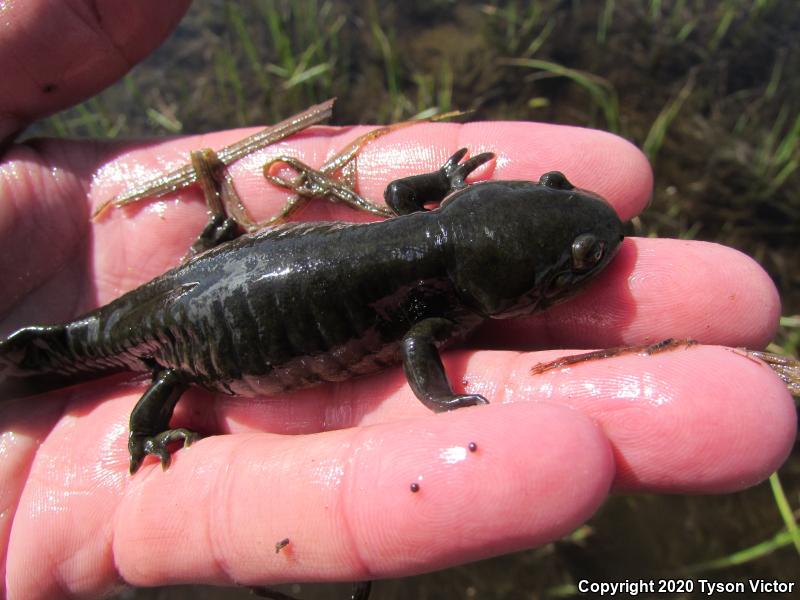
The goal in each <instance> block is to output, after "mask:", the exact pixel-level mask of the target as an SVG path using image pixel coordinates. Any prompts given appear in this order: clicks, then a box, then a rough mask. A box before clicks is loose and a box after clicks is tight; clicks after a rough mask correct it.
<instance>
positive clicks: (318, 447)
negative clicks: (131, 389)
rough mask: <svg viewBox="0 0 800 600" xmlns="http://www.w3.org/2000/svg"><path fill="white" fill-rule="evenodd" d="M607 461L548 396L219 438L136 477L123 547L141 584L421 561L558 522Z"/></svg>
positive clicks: (594, 495)
mask: <svg viewBox="0 0 800 600" xmlns="http://www.w3.org/2000/svg"><path fill="white" fill-rule="evenodd" d="M470 442H475V443H476V445H477V449H476V451H475V452H470V451H469V450H468V448H467V446H468V444H469V443H470ZM611 475H612V468H611V461H610V454H609V451H608V447H607V445H606V443H605V440H604V439H603V437H602V436H601V435H599V433H598V430H597V429H596V428H595V427H594V426H593V425H592V424H591V423H590V422H589V421H588V420H586V419H584V418H583V417H582V416H581V415H580V414H579V413H575V412H574V411H571V410H566V409H563V408H561V407H556V406H547V405H527V406H526V405H516V406H496V407H489V408H488V409H487V410H485V411H472V410H466V411H457V412H455V413H451V414H447V415H442V416H436V417H433V416H426V417H423V418H421V419H413V420H407V421H403V422H398V423H394V424H390V425H379V426H375V427H369V428H366V429H361V430H352V429H351V430H345V431H340V432H335V433H328V434H323V435H316V436H310V437H309V436H304V437H303V438H275V437H273V436H268V435H263V434H262V435H255V436H225V437H222V438H212V439H208V440H204V441H202V442H200V443H199V444H198V445H197V446H196V447H194V448H192V454H191V456H190V455H189V453H188V452H187V453H186V454H185V455H184V456H183V457H181V459H180V460H179V461H176V464H175V465H174V467H173V468H172V469H170V471H169V472H168V473H161V472H160V470H156V471H153V472H150V473H147V474H144V476H142V477H140V478H136V481H135V482H134V483H133V484H132V485H131V487H130V488H129V490H128V493H127V494H126V496H125V498H124V500H123V502H122V504H121V506H120V513H119V515H120V517H119V518H118V519H117V520H116V523H115V531H114V557H115V560H116V563H117V565H118V566H119V569H120V572H121V574H122V576H123V577H124V578H125V580H127V581H130V582H132V583H134V584H137V585H153V584H155V583H166V582H178V581H186V580H198V579H199V580H203V581H206V582H209V583H212V582H213V583H228V582H230V581H236V582H240V583H263V582H270V581H298V580H314V579H323V580H329V579H334V580H356V579H358V580H361V579H371V578H376V577H389V576H397V575H403V574H409V573H416V572H420V571H426V570H431V569H438V568H442V567H445V566H447V565H451V564H456V563H461V562H464V561H468V560H477V559H479V558H482V557H485V556H491V555H496V554H501V553H505V552H509V551H513V550H518V549H520V548H526V547H530V546H534V545H538V544H541V543H544V542H546V541H548V540H552V539H555V538H557V537H559V536H561V535H563V534H564V533H566V532H568V531H570V530H572V529H573V528H574V527H575V526H577V525H578V524H580V523H582V522H583V521H584V520H585V519H586V518H588V517H589V516H590V515H591V514H592V513H593V512H594V511H595V510H596V509H597V507H598V506H599V504H600V503H601V502H602V501H603V499H604V498H605V495H606V492H607V490H608V485H609V482H610V478H611ZM301 482H308V483H307V484H306V485H303V484H302V483H301ZM412 482H415V483H417V484H418V485H419V491H418V492H417V493H414V492H412V491H411V490H410V484H411V483H412ZM167 497H168V498H169V501H168V502H164V501H163V499H164V498H167ZM287 537H288V538H289V540H290V545H289V547H287V548H286V550H284V551H282V552H281V553H279V554H276V552H275V549H274V548H275V542H277V541H278V540H281V539H284V538H287ZM176 539H177V540H180V543H175V541H176ZM210 540H211V541H210ZM187 548H191V549H192V551H191V552H186V551H185V550H186V549H187Z"/></svg>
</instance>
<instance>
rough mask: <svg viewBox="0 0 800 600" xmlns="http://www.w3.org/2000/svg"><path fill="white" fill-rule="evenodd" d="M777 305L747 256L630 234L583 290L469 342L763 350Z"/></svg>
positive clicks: (764, 275) (489, 328) (693, 243)
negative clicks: (685, 344) (691, 343)
mask: <svg viewBox="0 0 800 600" xmlns="http://www.w3.org/2000/svg"><path fill="white" fill-rule="evenodd" d="M780 310H781V303H780V297H779V295H778V291H777V289H776V287H775V284H774V283H773V281H772V279H771V278H770V276H769V275H768V274H767V273H766V272H765V271H764V270H763V269H762V268H761V267H760V266H759V265H758V263H756V262H755V261H754V260H753V259H751V258H750V257H748V256H746V255H745V254H742V253H741V252H738V251H736V250H734V249H732V248H728V247H726V246H721V245H719V244H712V243H707V242H697V241H683V240H671V239H651V238H630V239H628V240H626V241H625V242H624V244H623V246H622V249H621V251H620V253H619V254H618V256H617V257H616V258H615V259H614V261H613V262H612V263H611V264H610V265H609V266H608V268H607V269H606V271H605V272H604V273H602V274H601V275H600V276H599V277H598V278H597V279H596V280H595V281H593V282H591V283H590V284H589V287H588V288H587V289H586V290H585V291H584V292H583V293H581V294H579V295H578V296H576V297H575V298H574V299H572V300H571V301H569V302H566V303H564V304H560V305H557V306H554V307H552V308H550V309H548V310H547V311H545V312H543V313H538V314H536V315H533V316H531V317H527V318H523V319H514V320H513V321H492V322H491V323H488V324H487V325H486V326H485V327H484V328H483V330H482V332H480V333H479V334H478V335H476V336H475V337H474V338H473V339H471V340H470V342H469V344H470V345H471V346H474V347H483V348H486V347H494V348H519V349H531V348H554V347H561V348H598V347H606V348H607V347H610V346H620V345H630V344H649V343H653V342H656V341H659V340H663V339H666V338H670V337H672V338H679V339H680V338H691V339H694V340H697V341H699V342H701V343H704V344H722V345H726V346H736V347H738V346H743V347H747V348H762V347H764V346H765V345H766V344H767V343H769V341H770V340H771V339H772V338H773V336H774V335H775V331H776V329H777V327H778V319H779V318H780Z"/></svg>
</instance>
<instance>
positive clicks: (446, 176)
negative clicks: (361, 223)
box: [383, 148, 494, 215]
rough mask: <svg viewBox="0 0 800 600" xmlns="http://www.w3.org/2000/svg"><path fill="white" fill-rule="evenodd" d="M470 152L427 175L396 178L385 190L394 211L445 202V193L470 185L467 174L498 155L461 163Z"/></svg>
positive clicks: (458, 154) (457, 155)
mask: <svg viewBox="0 0 800 600" xmlns="http://www.w3.org/2000/svg"><path fill="white" fill-rule="evenodd" d="M466 153H467V149H466V148H461V150H459V151H458V152H456V153H455V154H453V156H451V157H450V158H448V159H447V162H446V163H444V164H443V165H442V167H441V168H440V169H439V170H438V171H434V172H433V173H425V174H424V175H411V176H410V177H403V178H402V179H395V180H394V181H392V182H391V183H390V184H389V185H388V186H387V187H386V191H385V192H384V193H383V197H384V199H385V200H386V204H388V205H389V206H390V207H391V208H392V210H393V211H394V212H395V213H396V214H398V215H405V214H408V213H412V212H419V211H422V210H426V209H425V205H426V204H430V203H433V202H441V201H442V200H444V198H445V196H447V195H448V194H450V193H451V192H454V191H456V190H459V189H461V188H463V187H466V185H467V184H466V182H465V181H464V180H465V179H466V178H467V176H468V175H469V174H470V173H472V171H474V170H475V169H477V168H478V167H479V166H481V165H482V164H483V163H485V162H487V161H489V160H491V159H492V158H494V154H492V153H491V152H484V153H483V154H478V155H477V156H473V157H472V158H469V159H467V160H466V161H464V162H463V163H461V164H459V161H460V160H461V159H462V158H464V155H465V154H466Z"/></svg>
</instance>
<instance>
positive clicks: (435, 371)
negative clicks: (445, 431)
mask: <svg viewBox="0 0 800 600" xmlns="http://www.w3.org/2000/svg"><path fill="white" fill-rule="evenodd" d="M452 328H453V322H452V321H448V320H447V319H441V318H430V319H425V320H424V321H420V322H419V323H416V324H415V325H414V326H413V327H412V328H411V329H410V330H409V332H408V333H407V334H406V336H405V337H404V338H403V344H402V346H401V352H402V355H403V370H404V371H405V373H406V378H407V379H408V384H409V385H410V386H411V389H412V391H413V392H414V395H415V396H416V397H417V398H419V400H420V402H422V403H423V404H424V405H425V406H427V407H428V408H430V409H431V410H432V411H434V412H444V411H448V410H453V409H456V408H461V407H464V406H475V405H478V404H489V401H488V400H487V399H486V398H484V397H483V396H481V395H479V394H466V395H458V394H455V393H453V389H452V388H451V387H450V383H449V382H448V381H447V375H446V374H445V372H444V366H443V365H442V359H441V358H439V351H438V349H437V348H436V342H437V341H443V340H445V339H447V338H448V337H449V335H450V332H451V331H452Z"/></svg>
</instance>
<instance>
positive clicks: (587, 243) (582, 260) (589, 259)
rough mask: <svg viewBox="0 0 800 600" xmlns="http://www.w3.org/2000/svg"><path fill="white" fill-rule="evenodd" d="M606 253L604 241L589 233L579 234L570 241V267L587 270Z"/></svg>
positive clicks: (576, 269)
mask: <svg viewBox="0 0 800 600" xmlns="http://www.w3.org/2000/svg"><path fill="white" fill-rule="evenodd" d="M605 253H606V243H605V242H604V241H603V240H598V239H597V238H596V237H595V236H594V235H592V234H591V233H584V234H583V235H579V236H578V237H576V238H575V240H574V241H573V242H572V269H573V270H575V271H588V270H589V269H591V268H592V267H594V266H595V265H597V263H599V262H600V261H601V260H603V256H604V255H605Z"/></svg>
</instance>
